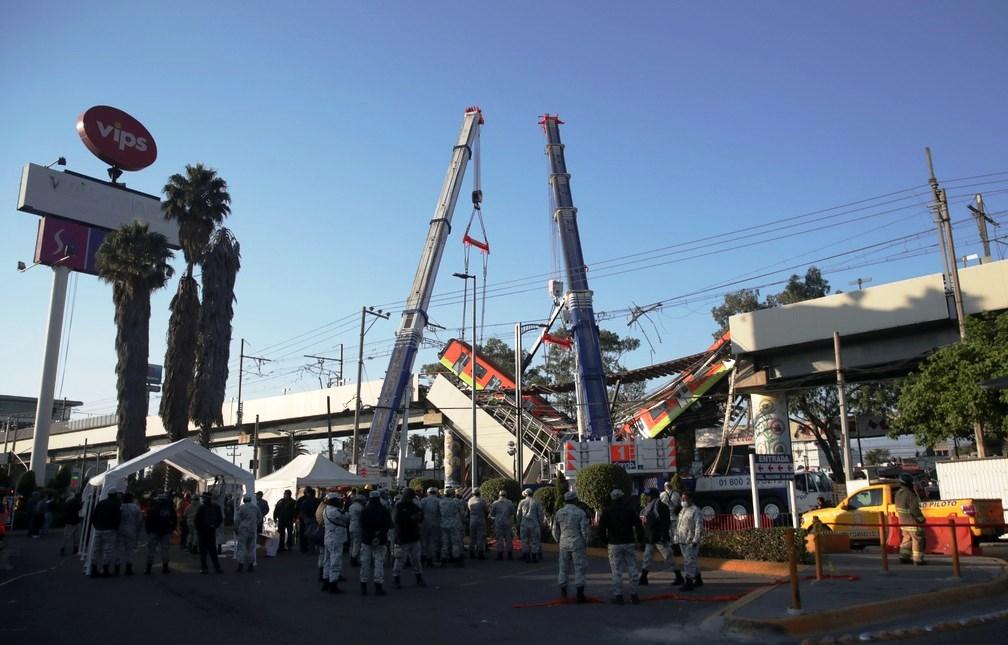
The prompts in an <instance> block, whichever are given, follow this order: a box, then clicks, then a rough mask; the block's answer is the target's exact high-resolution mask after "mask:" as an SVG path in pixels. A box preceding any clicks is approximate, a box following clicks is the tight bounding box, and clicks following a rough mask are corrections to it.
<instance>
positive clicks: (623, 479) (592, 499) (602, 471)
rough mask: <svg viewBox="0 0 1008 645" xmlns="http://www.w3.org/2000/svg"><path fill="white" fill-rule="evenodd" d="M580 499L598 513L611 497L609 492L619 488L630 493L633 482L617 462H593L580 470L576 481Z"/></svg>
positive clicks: (627, 493)
mask: <svg viewBox="0 0 1008 645" xmlns="http://www.w3.org/2000/svg"><path fill="white" fill-rule="evenodd" d="M574 485H575V487H576V489H577V494H578V499H580V500H581V501H582V502H584V503H585V504H587V505H588V506H589V507H591V509H592V510H593V511H595V512H596V513H601V512H602V509H604V508H605V507H606V505H607V504H608V503H609V500H610V499H611V498H610V497H609V493H610V492H612V490H613V489H615V488H619V489H620V490H622V491H623V492H624V493H625V494H626V495H629V494H630V490H631V488H632V486H633V482H632V481H631V480H630V475H628V474H627V472H626V471H625V470H623V469H622V468H620V467H619V466H616V465H615V464H592V465H590V466H585V467H584V468H582V469H581V470H579V471H578V476H577V479H576V480H575V482H574Z"/></svg>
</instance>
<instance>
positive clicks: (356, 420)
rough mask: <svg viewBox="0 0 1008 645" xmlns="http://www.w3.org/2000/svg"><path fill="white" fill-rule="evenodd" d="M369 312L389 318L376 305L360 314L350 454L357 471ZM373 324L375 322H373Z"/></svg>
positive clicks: (364, 309)
mask: <svg viewBox="0 0 1008 645" xmlns="http://www.w3.org/2000/svg"><path fill="white" fill-rule="evenodd" d="M368 314H371V315H372V316H374V317H375V318H384V319H385V320H388V317H389V315H388V313H387V312H384V311H382V310H381V309H375V308H374V307H361V315H360V349H359V351H358V352H357V396H356V397H354V401H355V403H354V415H353V454H351V455H350V463H352V464H353V467H354V472H356V471H357V442H358V437H359V435H360V410H361V401H360V390H361V378H363V373H364V334H366V333H367V329H365V328H364V321H365V320H367V316H368ZM372 324H373V322H372Z"/></svg>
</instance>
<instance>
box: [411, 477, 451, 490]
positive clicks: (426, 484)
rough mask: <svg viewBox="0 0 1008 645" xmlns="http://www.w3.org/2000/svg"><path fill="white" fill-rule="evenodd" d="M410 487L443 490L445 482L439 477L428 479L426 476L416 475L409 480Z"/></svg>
mask: <svg viewBox="0 0 1008 645" xmlns="http://www.w3.org/2000/svg"><path fill="white" fill-rule="evenodd" d="M409 487H410V488H412V489H413V490H422V491H426V490H427V489H428V488H436V489H438V490H441V489H442V488H444V482H442V481H441V480H439V479H427V478H425V477H414V478H413V479H411V480H409Z"/></svg>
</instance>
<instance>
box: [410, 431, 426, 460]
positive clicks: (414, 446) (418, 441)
mask: <svg viewBox="0 0 1008 645" xmlns="http://www.w3.org/2000/svg"><path fill="white" fill-rule="evenodd" d="M408 443H409V448H410V450H411V451H412V452H413V454H414V455H416V456H417V457H420V458H421V459H424V458H425V457H426V456H427V437H425V436H423V435H422V434H411V435H409V439H408ZM424 465H425V466H426V460H425V461H424Z"/></svg>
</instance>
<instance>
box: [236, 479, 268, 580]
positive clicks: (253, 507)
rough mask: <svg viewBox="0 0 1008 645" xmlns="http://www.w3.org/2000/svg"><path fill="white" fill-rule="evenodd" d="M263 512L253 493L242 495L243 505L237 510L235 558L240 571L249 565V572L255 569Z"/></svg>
mask: <svg viewBox="0 0 1008 645" xmlns="http://www.w3.org/2000/svg"><path fill="white" fill-rule="evenodd" d="M260 522H262V514H261V513H260V511H259V504H257V503H256V502H253V501H252V496H251V495H245V496H244V497H242V505H241V506H239V507H238V510H237V511H235V533H236V534H237V540H236V543H235V559H236V560H238V573H241V572H242V571H244V570H245V566H246V565H248V570H249V573H252V572H253V571H255V552H256V535H257V530H258V527H259V523H260Z"/></svg>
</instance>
